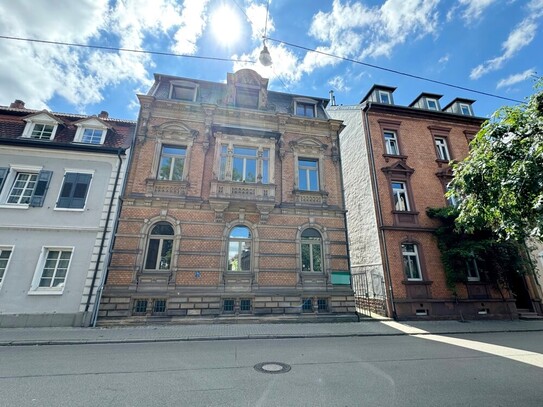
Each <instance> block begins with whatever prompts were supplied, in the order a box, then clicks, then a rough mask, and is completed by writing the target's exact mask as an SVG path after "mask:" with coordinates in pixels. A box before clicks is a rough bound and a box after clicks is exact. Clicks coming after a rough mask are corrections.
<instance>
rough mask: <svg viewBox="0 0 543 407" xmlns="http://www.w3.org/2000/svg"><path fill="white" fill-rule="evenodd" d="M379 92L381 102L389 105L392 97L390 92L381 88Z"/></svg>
mask: <svg viewBox="0 0 543 407" xmlns="http://www.w3.org/2000/svg"><path fill="white" fill-rule="evenodd" d="M378 94H379V103H384V104H387V105H390V104H391V100H392V99H391V97H390V92H386V91H384V90H380V91H379V92H378Z"/></svg>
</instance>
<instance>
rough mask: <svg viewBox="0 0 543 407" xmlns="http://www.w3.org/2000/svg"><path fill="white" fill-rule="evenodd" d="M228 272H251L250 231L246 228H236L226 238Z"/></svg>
mask: <svg viewBox="0 0 543 407" xmlns="http://www.w3.org/2000/svg"><path fill="white" fill-rule="evenodd" d="M228 270H229V271H250V270H251V231H250V230H249V228H248V227H246V226H236V227H234V228H233V229H232V230H231V231H230V235H229V236H228Z"/></svg>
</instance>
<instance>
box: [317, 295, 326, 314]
mask: <svg viewBox="0 0 543 407" xmlns="http://www.w3.org/2000/svg"><path fill="white" fill-rule="evenodd" d="M317 311H318V312H328V299H326V298H318V299H317Z"/></svg>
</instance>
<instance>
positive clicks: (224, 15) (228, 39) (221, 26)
mask: <svg viewBox="0 0 543 407" xmlns="http://www.w3.org/2000/svg"><path fill="white" fill-rule="evenodd" d="M210 22H211V29H212V30H213V35H214V36H215V38H217V40H218V41H219V42H220V43H221V44H223V45H232V44H234V43H235V42H236V41H237V40H238V39H239V37H240V25H241V22H240V20H239V17H238V15H237V14H236V13H235V12H234V10H233V9H232V8H231V7H228V6H226V5H224V4H223V5H221V6H220V7H219V8H217V9H216V10H215V11H214V12H213V15H212V16H211V20H210Z"/></svg>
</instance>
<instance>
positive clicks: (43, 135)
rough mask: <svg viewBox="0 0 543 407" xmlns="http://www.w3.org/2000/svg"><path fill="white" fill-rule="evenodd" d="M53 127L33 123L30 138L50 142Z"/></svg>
mask: <svg viewBox="0 0 543 407" xmlns="http://www.w3.org/2000/svg"><path fill="white" fill-rule="evenodd" d="M55 127H56V126H54V125H51V124H42V123H35V124H34V125H33V126H32V132H31V133H30V138H33V139H37V140H51V139H52V138H53V132H54V130H55Z"/></svg>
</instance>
